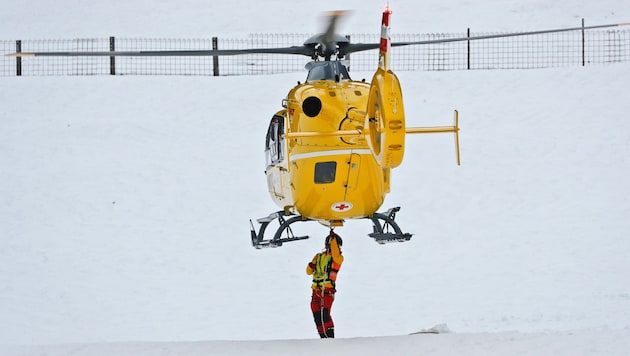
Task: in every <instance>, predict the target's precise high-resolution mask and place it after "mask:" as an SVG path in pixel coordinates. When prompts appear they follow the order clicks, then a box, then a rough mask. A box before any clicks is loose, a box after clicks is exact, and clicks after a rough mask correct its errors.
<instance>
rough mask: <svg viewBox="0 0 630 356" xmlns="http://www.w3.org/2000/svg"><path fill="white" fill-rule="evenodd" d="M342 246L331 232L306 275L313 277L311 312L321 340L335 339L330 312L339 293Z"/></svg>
mask: <svg viewBox="0 0 630 356" xmlns="http://www.w3.org/2000/svg"><path fill="white" fill-rule="evenodd" d="M341 245H342V240H341V237H340V236H339V235H337V234H336V233H334V232H333V230H330V234H329V235H328V236H327V237H326V242H325V249H324V250H323V251H322V252H320V253H317V254H316V255H315V256H314V257H313V260H312V261H311V262H309V264H308V265H307V266H306V274H308V275H309V276H310V275H312V276H313V284H312V286H311V288H312V290H313V294H312V297H311V311H312V312H313V319H314V320H315V326H316V327H317V332H318V333H319V336H320V337H321V338H334V337H335V324H334V323H333V319H332V317H331V316H330V310H331V308H332V304H333V301H334V300H335V293H336V292H337V290H336V285H335V282H336V281H337V273H338V272H339V269H340V268H341V264H342V263H343V256H342V255H341Z"/></svg>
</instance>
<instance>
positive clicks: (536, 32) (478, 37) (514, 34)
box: [392, 22, 630, 47]
mask: <svg viewBox="0 0 630 356" xmlns="http://www.w3.org/2000/svg"><path fill="white" fill-rule="evenodd" d="M629 25H630V22H627V23H616V24H610V25H597V26H584V27H569V28H559V29H555V30H540V31H529V32H512V33H499V34H493V35H483V36H471V37H457V38H443V39H439V40H427V41H414V42H396V43H392V47H397V46H409V45H421V44H434V43H447V42H460V41H474V40H487V39H492V38H504V37H517V36H530V35H541V34H545V33H555V32H569V31H580V30H592V29H596V28H609V27H620V26H629Z"/></svg>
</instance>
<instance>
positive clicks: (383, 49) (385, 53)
mask: <svg viewBox="0 0 630 356" xmlns="http://www.w3.org/2000/svg"><path fill="white" fill-rule="evenodd" d="M391 14H392V10H391V9H390V8H389V3H388V4H387V6H385V10H383V19H382V21H381V43H380V52H379V59H378V68H379V69H382V70H384V71H388V70H389V50H390V49H391V47H392V41H391V39H390V37H389V16H390V15H391Z"/></svg>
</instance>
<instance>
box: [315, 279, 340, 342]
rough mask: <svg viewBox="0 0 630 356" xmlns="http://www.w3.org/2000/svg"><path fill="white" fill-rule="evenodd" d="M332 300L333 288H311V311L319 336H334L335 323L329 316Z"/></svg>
mask: <svg viewBox="0 0 630 356" xmlns="http://www.w3.org/2000/svg"><path fill="white" fill-rule="evenodd" d="M334 300H335V290H334V289H324V290H321V289H313V295H312V297H311V311H312V312H313V319H314V320H315V326H317V332H318V333H319V336H320V337H321V338H334V337H335V324H334V323H333V320H332V318H331V317H330V309H331V308H332V303H333V301H334Z"/></svg>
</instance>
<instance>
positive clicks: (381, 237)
mask: <svg viewBox="0 0 630 356" xmlns="http://www.w3.org/2000/svg"><path fill="white" fill-rule="evenodd" d="M399 210H400V207H398V206H397V207H395V208H391V209H389V210H387V212H386V213H385V214H381V213H375V214H374V215H372V216H368V217H366V219H370V220H372V224H374V226H373V228H374V232H373V233H371V234H368V236H370V237H371V238H373V239H374V241H376V242H377V243H379V244H386V243H391V242H405V241H409V240H411V236H412V234H410V233H403V232H402V230H401V229H400V226H398V224H397V223H396V222H395V221H394V219H395V218H396V213H397V212H398V211H399ZM381 220H382V221H383V223H382V224H381Z"/></svg>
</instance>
